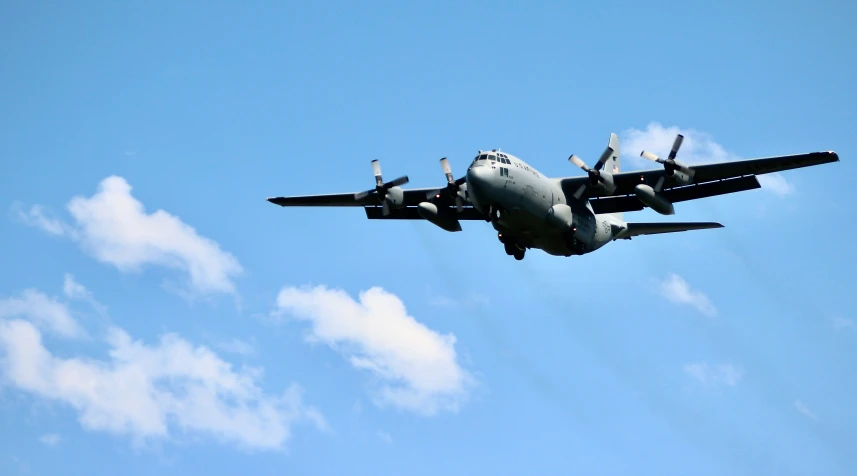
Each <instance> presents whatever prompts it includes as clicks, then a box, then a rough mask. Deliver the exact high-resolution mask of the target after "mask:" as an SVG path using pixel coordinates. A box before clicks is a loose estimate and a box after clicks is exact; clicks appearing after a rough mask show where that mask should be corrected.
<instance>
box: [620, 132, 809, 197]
mask: <svg viewBox="0 0 857 476" xmlns="http://www.w3.org/2000/svg"><path fill="white" fill-rule="evenodd" d="M677 134H682V135H683V136H684V140H683V141H682V144H681V148H680V149H679V152H678V156H676V159H677V160H679V161H680V162H684V163H685V164H688V165H690V164H703V163H712V162H725V161H732V160H743V158H742V157H740V156H738V155H735V154H733V153H731V152H729V151H727V150H726V149H725V148H724V147H723V146H722V145H720V144H718V143H717V142H715V141H714V139H713V138H712V137H711V135H710V134H708V133H705V132H701V131H697V130H695V129H684V128H679V127H677V126H671V127H664V126H662V125H661V124H659V123H657V122H652V123H649V124H648V125H647V126H646V129H645V130H640V129H635V128H630V129H627V130H625V131H624V132H623V133H622V139H621V142H620V144H621V147H622V150H624V151H627V152H625V153H623V154H622V156H623V157H628V158H630V159H631V160H632V162H634V163H636V165H637V166H641V167H645V168H649V167H651V166H652V165H653V164H654V163H653V162H650V161H648V160H646V159H643V158H642V157H640V152H642V151H644V150H647V151H649V152H652V153H654V154H655V155H657V156H658V157H662V158H666V157H667V156H668V155H669V152H670V149H672V145H673V141H675V137H676V135H677ZM654 165H656V166H658V167H660V165H659V164H654ZM757 177H758V179H759V183H760V184H761V185H762V189H763V190H768V191H770V192H772V193H774V194H775V195H778V196H780V197H783V196H785V195H788V194H790V193H792V192H793V191H794V186H793V185H792V184H790V183H789V182H788V181H786V179H785V177H783V176H782V175H781V174H779V173H771V174H763V175H758V176H757Z"/></svg>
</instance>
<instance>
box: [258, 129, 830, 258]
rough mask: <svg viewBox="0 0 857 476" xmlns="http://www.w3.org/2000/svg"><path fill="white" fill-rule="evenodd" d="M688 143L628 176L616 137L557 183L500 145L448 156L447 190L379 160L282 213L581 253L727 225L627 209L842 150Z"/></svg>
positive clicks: (511, 247)
mask: <svg viewBox="0 0 857 476" xmlns="http://www.w3.org/2000/svg"><path fill="white" fill-rule="evenodd" d="M683 139H684V137H683V136H682V135H681V134H679V135H678V136H677V137H676V139H675V142H674V143H673V146H672V150H671V151H670V153H669V156H668V157H667V158H666V159H663V158H660V157H657V156H655V155H654V154H652V153H650V152H646V151H643V152H642V153H641V154H640V155H641V156H642V157H644V158H646V159H649V160H652V161H654V162H657V163H660V164H662V165H663V169H653V170H639V171H634V172H620V171H619V167H620V160H619V138H618V137H617V136H616V134H611V135H610V140H609V142H608V145H607V148H606V149H605V150H604V153H603V154H601V157H600V158H599V159H598V161H597V162H596V163H595V165H594V166H593V167H592V168H589V167H587V166H586V164H585V163H584V162H583V161H582V160H581V159H580V158H579V157H577V156H576V155H572V156H571V157H569V158H568V160H569V161H570V162H571V163H572V164H574V165H576V166H577V167H580V168H581V169H583V171H584V172H586V175H583V176H576V177H562V178H550V177H546V176H544V175H543V174H541V173H539V171H538V170H536V169H535V168H533V167H532V166H531V165H529V164H527V163H526V162H524V161H523V160H521V159H519V158H517V157H515V156H513V155H512V154H509V153H506V152H502V151H501V150H500V149H494V150H491V151H479V153H478V154H477V155H476V157H475V158H474V159H473V162H472V163H471V164H470V166H469V167H468V169H467V173H466V174H465V175H464V176H463V177H461V178H458V179H455V177H454V176H453V174H452V170H451V168H450V166H449V162H448V161H447V159H446V158H442V159H440V163H441V166H442V167H443V171H444V173H445V174H446V181H447V183H446V185H445V186H442V187H430V188H418V189H410V190H404V189H402V188H401V186H402V185H404V184H406V183H408V177H407V176H403V177H399V178H397V179H395V180H391V181H389V182H384V180H383V179H382V177H381V166H380V164H379V162H378V161H377V160H373V161H372V168H373V171H374V173H375V188H372V189H369V190H366V191H362V192H357V193H341V194H331V195H309V196H295V197H276V198H268V199H267V200H268V201H269V202H271V203H274V204H276V205H280V206H283V207H294V206H321V207H324V206H328V207H331V206H333V207H337V206H339V207H363V209H364V210H365V211H366V217H367V218H369V219H386V220H403V219H404V220H408V219H425V220H427V221H429V222H431V223H433V224H435V225H437V226H438V227H440V228H442V229H444V230H446V231H451V232H454V231H461V224H460V221H461V220H485V221H487V222H490V223H491V224H492V225H493V227H494V229H495V230H497V238H498V239H499V240H500V242H501V243H503V244H504V245H505V248H506V254H508V255H512V256H514V257H515V259H518V260H521V259H523V258H524V253H525V252H526V250H527V249H531V248H536V249H541V250H543V251H544V252H546V253H548V254H551V255H554V256H571V255H582V254H585V253H590V252H592V251H595V250H597V249H599V248H601V247H602V246H604V245H605V244H607V243H609V242H610V241H613V240H619V239H630V238H631V237H633V236H638V235H652V234H657V233H672V232H678V231H688V230H701V229H707V228H722V227H723V225H721V224H719V223H711V222H673V223H633V222H631V223H629V222H625V221H624V220H623V215H622V213H623V212H632V211H639V210H642V209H643V208H644V207H649V208H651V209H652V210H655V211H656V212H658V213H661V214H662V215H672V214H674V213H675V210H674V207H673V204H674V203H676V202H683V201H685V200H696V199H699V198H705V197H711V196H715V195H723V194H727V193H734V192H741V191H744V190H751V189H755V188H759V187H760V184H759V181H758V180H757V179H756V175H761V174H766V173H771V172H778V171H782V170H789V169H795V168H801V167H809V166H812V165H820V164H826V163H830V162H837V161H839V157H838V156H837V155H836V153H835V152H832V151H828V152H812V153H808V154H797V155H786V156H780V157H767V158H761V159H750V160H737V161H732V162H717V163H710V164H704V165H686V164H683V163H681V162H679V161H678V160H676V159H675V158H676V154H677V153H678V150H679V147H680V146H681V143H682V140H683Z"/></svg>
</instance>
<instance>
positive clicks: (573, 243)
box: [565, 233, 586, 255]
mask: <svg viewBox="0 0 857 476" xmlns="http://www.w3.org/2000/svg"><path fill="white" fill-rule="evenodd" d="M565 246H567V247H568V249H569V250H571V252H572V253H573V254H576V255H582V254H583V252H584V251H586V245H585V244H584V243H583V242H582V241H580V240H578V239H577V238H575V237H574V235H572V234H571V233H569V234H568V235H566V237H565Z"/></svg>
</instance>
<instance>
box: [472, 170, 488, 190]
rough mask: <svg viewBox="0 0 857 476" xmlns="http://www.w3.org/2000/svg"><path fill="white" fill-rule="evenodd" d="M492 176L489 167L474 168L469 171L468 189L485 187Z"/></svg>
mask: <svg viewBox="0 0 857 476" xmlns="http://www.w3.org/2000/svg"><path fill="white" fill-rule="evenodd" d="M490 175H491V169H490V168H488V167H485V166H479V167H472V168H471V169H470V170H468V171H467V188H468V189H469V190H473V189H479V188H483V187H485V185H486V184H487V183H488V179H489V177H490Z"/></svg>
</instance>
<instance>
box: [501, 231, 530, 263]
mask: <svg viewBox="0 0 857 476" xmlns="http://www.w3.org/2000/svg"><path fill="white" fill-rule="evenodd" d="M497 238H499V239H500V241H501V242H503V247H504V248H506V254H507V255H509V256H514V257H515V259H516V260H518V261H521V260H522V259H524V254H525V253H526V252H527V248H526V247H525V246H524V245H522V244H520V243H518V242H517V241H515V240H514V239H509V238H507V237H505V236H503V235H502V234H499V235H497Z"/></svg>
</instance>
